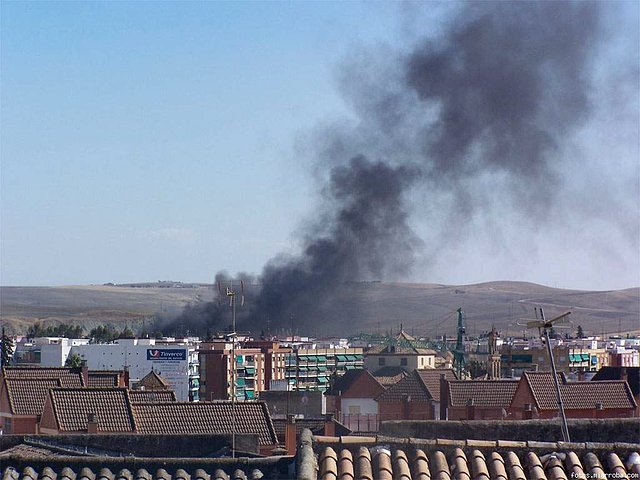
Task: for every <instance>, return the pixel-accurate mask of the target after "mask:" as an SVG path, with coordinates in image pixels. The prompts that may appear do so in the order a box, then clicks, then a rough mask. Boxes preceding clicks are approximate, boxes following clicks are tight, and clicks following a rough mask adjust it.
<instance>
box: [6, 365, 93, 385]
mask: <svg viewBox="0 0 640 480" xmlns="http://www.w3.org/2000/svg"><path fill="white" fill-rule="evenodd" d="M2 374H3V376H4V378H21V379H25V378H39V379H43V378H46V379H59V380H60V383H61V385H62V386H63V387H72V388H75V387H82V386H84V377H83V376H82V369H81V368H66V367H25V366H18V367H3V368H2Z"/></svg>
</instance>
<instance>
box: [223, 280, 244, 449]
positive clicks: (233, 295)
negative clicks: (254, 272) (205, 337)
mask: <svg viewBox="0 0 640 480" xmlns="http://www.w3.org/2000/svg"><path fill="white" fill-rule="evenodd" d="M218 288H219V289H220V283H218ZM226 295H227V297H228V298H229V307H230V308H231V332H230V334H229V337H231V457H232V458H236V338H237V333H236V303H237V296H238V295H240V306H243V305H244V282H243V281H242V280H240V292H237V291H236V290H234V289H233V283H231V286H229V287H227V288H226Z"/></svg>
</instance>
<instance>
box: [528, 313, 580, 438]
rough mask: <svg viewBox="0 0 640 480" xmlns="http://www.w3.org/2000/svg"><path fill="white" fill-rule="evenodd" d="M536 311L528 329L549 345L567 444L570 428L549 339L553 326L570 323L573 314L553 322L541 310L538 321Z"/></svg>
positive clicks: (556, 318) (555, 319) (552, 371)
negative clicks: (536, 332)
mask: <svg viewBox="0 0 640 480" xmlns="http://www.w3.org/2000/svg"><path fill="white" fill-rule="evenodd" d="M535 311H536V320H533V321H530V322H527V328H535V327H537V328H538V332H540V336H541V337H542V338H543V339H544V340H545V343H546V344H547V352H548V353H549V361H550V362H551V375H552V376H553V385H554V386H555V387H556V399H557V401H558V410H560V417H561V418H562V438H563V439H564V441H565V442H570V441H571V439H570V437H569V427H568V425H567V417H566V416H565V413H564V404H563V403H562V394H561V393H560V383H559V382H558V373H557V371H556V362H555V360H554V358H553V351H552V349H551V340H550V338H549V330H551V328H553V324H554V323H556V322H558V323H568V320H567V321H565V319H566V318H567V317H568V316H569V315H571V312H570V311H569V312H565V313H563V314H562V315H558V316H557V317H554V318H552V319H551V320H545V318H544V310H542V308H540V319H539V320H538V311H537V310H535Z"/></svg>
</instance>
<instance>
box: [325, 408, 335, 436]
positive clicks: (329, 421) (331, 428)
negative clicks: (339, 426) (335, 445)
mask: <svg viewBox="0 0 640 480" xmlns="http://www.w3.org/2000/svg"><path fill="white" fill-rule="evenodd" d="M333 418H334V417H333V413H327V414H326V415H325V417H324V434H325V435H326V436H327V437H335V436H336V423H335V422H334V421H333Z"/></svg>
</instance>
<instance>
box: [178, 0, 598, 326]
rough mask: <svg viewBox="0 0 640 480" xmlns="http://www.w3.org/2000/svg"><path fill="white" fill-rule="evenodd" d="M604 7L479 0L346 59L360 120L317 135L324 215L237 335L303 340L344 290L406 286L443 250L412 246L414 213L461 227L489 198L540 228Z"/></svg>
mask: <svg viewBox="0 0 640 480" xmlns="http://www.w3.org/2000/svg"><path fill="white" fill-rule="evenodd" d="M601 5H602V4H599V3H596V2H576V3H569V2H498V3H490V2H474V3H470V4H465V5H464V6H463V7H461V8H459V9H458V11H457V12H456V14H455V15H454V16H453V17H452V18H449V19H448V20H447V23H446V26H445V28H444V30H443V33H442V34H441V35H440V36H439V37H437V38H434V37H433V36H431V37H428V38H427V39H425V40H423V41H421V42H420V43H419V44H417V46H415V47H414V48H412V49H411V50H410V51H408V52H394V51H391V52H390V51H385V52H379V51H376V52H365V53H362V52H360V53H359V54H358V55H355V56H354V58H353V59H352V60H351V61H348V62H347V64H346V65H345V67H344V68H343V72H342V74H341V88H342V91H343V93H344V96H345V100H346V102H347V103H348V104H349V105H351V106H352V108H353V112H354V114H355V117H356V118H357V121H355V122H349V121H345V122H342V123H339V124H338V123H336V124H335V125H331V126H329V127H324V128H322V129H320V130H319V133H318V134H317V135H316V140H315V151H316V153H317V157H318V164H317V170H318V171H319V172H323V171H326V172H329V173H328V175H327V176H326V178H325V179H326V184H325V185H323V186H321V188H320V192H321V198H322V207H321V208H319V210H318V213H317V218H314V219H312V220H311V221H310V222H309V225H308V226H307V228H306V230H305V233H304V234H303V235H302V239H301V253H300V254H298V255H295V256H278V257H276V258H274V259H272V260H271V261H269V262H268V263H267V265H266V266H265V267H264V270H263V272H262V274H261V276H260V277H259V280H258V283H259V285H260V287H259V288H258V289H257V290H256V291H253V292H252V295H251V296H250V298H249V304H250V308H249V309H248V311H246V312H245V313H244V314H243V317H242V324H243V325H244V326H245V328H248V329H252V330H253V331H260V330H261V329H264V326H265V322H266V321H267V320H268V321H269V322H270V324H271V326H272V328H277V327H288V326H289V325H290V324H291V322H292V319H293V322H295V325H296V328H301V329H302V330H304V329H305V328H308V327H311V326H313V325H314V324H315V323H317V322H318V321H319V320H325V321H328V320H329V319H328V318H326V316H327V312H328V311H329V307H330V306H331V304H332V303H333V302H334V301H335V298H336V295H337V293H338V292H339V291H340V290H341V289H343V287H344V284H345V282H348V281H350V280H353V281H360V280H374V279H385V280H388V279H398V278H407V277H408V276H409V274H410V273H411V269H412V266H413V265H414V261H415V258H416V256H417V255H419V254H420V252H421V251H422V247H426V248H425V250H427V251H433V250H435V249H437V248H440V245H438V246H435V245H431V244H427V245H426V246H425V245H424V242H423V241H421V240H420V239H419V238H418V236H417V235H416V234H415V233H414V231H413V230H412V228H411V226H410V215H411V214H414V215H420V214H422V215H427V216H428V215H431V214H433V212H434V210H437V209H439V211H438V212H437V213H438V215H439V216H440V217H443V216H444V217H447V218H448V219H449V220H448V221H447V222H445V223H448V224H449V225H453V224H460V223H463V222H465V221H466V220H468V219H469V218H471V217H472V216H473V215H478V214H480V215H482V214H483V212H484V211H485V210H487V209H488V208H489V205H492V204H495V203H496V201H497V203H508V204H510V205H511V206H512V207H513V208H515V209H517V210H519V211H520V212H522V214H523V215H525V214H526V216H528V217H530V218H531V221H538V220H539V219H540V218H542V217H543V216H544V214H545V213H546V212H548V209H549V208H552V204H553V199H554V190H555V189H556V187H557V186H558V184H559V183H560V182H561V181H562V179H561V177H560V175H559V171H560V170H561V169H560V168H558V167H559V164H560V163H561V162H562V161H563V158H564V157H563V149H564V148H565V144H566V142H567V139H568V138H569V137H570V136H571V135H572V134H573V133H574V132H575V131H576V129H577V128H578V127H580V126H581V125H582V124H583V122H585V121H586V120H587V119H588V118H589V116H590V112H591V104H590V93H591V77H592V68H591V67H592V66H591V64H590V61H591V59H592V58H593V56H594V52H596V51H597V48H598V46H599V44H600V43H601V41H602V40H603V36H602V31H601V28H600V19H601V11H600V10H601ZM525 185H526V187H525ZM416 198H421V199H422V201H423V202H424V204H421V205H419V206H418V208H417V206H415V205H412V204H411V203H410V202H411V200H415V199H416ZM487 214H488V213H487ZM422 220H423V221H424V220H427V222H426V223H428V221H429V220H430V218H426V219H424V218H422ZM434 228H436V229H437V228H441V224H440V227H434ZM445 230H446V228H445ZM438 234H441V235H443V236H444V235H445V234H446V232H444V231H439V232H436V234H434V236H432V237H430V238H432V239H433V238H436V239H438V240H442V238H443V237H438ZM438 243H440V244H445V243H446V242H441V241H440V242H438ZM202 308H204V310H203V311H202V312H195V311H191V312H185V315H183V318H182V320H181V321H183V322H185V321H193V322H194V323H195V324H197V323H198V322H200V325H216V324H221V323H224V322H222V321H221V320H220V318H221V310H220V309H211V308H209V307H202ZM222 312H223V313H224V315H227V316H228V313H225V312H224V311H222ZM224 315H222V316H224ZM199 317H201V318H200V320H198V319H197V318H199ZM200 330H201V327H200ZM343 330H344V329H343Z"/></svg>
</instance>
